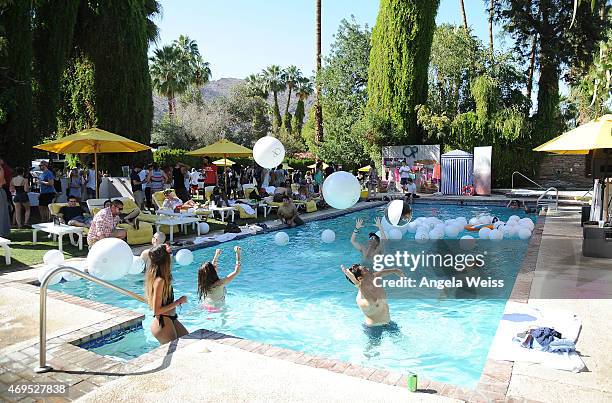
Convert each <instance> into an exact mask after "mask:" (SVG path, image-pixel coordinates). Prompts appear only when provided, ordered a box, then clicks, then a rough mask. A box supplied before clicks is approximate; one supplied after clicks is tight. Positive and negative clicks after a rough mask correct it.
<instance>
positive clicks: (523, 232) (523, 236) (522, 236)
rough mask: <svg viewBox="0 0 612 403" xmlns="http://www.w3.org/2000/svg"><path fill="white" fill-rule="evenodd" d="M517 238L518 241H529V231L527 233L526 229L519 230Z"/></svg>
mask: <svg viewBox="0 0 612 403" xmlns="http://www.w3.org/2000/svg"><path fill="white" fill-rule="evenodd" d="M518 237H519V238H520V239H523V240H524V239H529V238H531V231H529V230H528V229H527V228H521V229H519V231H518Z"/></svg>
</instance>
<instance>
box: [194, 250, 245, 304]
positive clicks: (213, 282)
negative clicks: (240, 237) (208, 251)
mask: <svg viewBox="0 0 612 403" xmlns="http://www.w3.org/2000/svg"><path fill="white" fill-rule="evenodd" d="M234 251H235V252H236V266H235V268H234V271H233V272H231V273H230V274H229V275H228V276H227V277H224V278H220V277H219V274H218V272H217V269H218V264H217V263H218V261H219V256H220V255H221V249H217V250H216V251H215V256H214V257H213V260H212V262H206V263H204V264H203V265H202V266H201V267H200V269H199V270H198V298H199V300H200V301H201V300H202V298H204V304H203V306H204V307H205V308H207V309H208V310H209V311H210V310H216V309H219V306H220V305H222V304H223V303H224V302H225V294H226V292H227V291H226V289H225V286H226V285H228V284H229V283H231V282H232V280H234V279H235V278H236V276H237V275H238V274H239V273H240V246H236V247H234Z"/></svg>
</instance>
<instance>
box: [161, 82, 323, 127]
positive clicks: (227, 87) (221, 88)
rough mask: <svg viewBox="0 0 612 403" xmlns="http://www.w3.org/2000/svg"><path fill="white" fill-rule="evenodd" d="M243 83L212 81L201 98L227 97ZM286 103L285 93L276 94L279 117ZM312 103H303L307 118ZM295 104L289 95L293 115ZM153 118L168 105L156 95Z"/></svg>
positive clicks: (310, 99)
mask: <svg viewBox="0 0 612 403" xmlns="http://www.w3.org/2000/svg"><path fill="white" fill-rule="evenodd" d="M242 82H244V80H242V79H239V78H220V79H218V80H213V81H210V82H209V83H207V84H206V85H205V86H204V87H203V88H202V98H203V99H204V102H210V101H212V100H214V99H215V98H218V97H223V96H228V95H229V93H230V91H231V89H232V87H234V86H236V85H238V84H240V83H242ZM267 101H268V103H269V104H272V102H273V98H272V95H270V96H269V97H268V100H267ZM286 102H287V92H286V91H283V92H279V93H278V105H279V108H280V110H281V115H282V114H283V112H284V110H285V104H286ZM313 103H314V96H312V95H311V96H310V97H308V99H307V100H306V102H305V105H304V106H305V108H306V115H307V116H308V111H309V110H310V108H311V106H312V104H313ZM296 104H297V97H295V96H294V94H291V101H290V103H289V111H290V112H291V113H292V114H293V112H294V111H295V106H296ZM153 109H154V112H153V118H154V119H159V118H160V117H161V116H163V114H164V113H167V112H168V104H167V101H166V99H165V98H163V97H160V96H159V95H158V94H155V93H154V94H153Z"/></svg>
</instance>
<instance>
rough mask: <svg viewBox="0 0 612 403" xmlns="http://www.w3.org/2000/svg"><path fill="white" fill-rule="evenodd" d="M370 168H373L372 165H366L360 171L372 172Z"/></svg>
mask: <svg viewBox="0 0 612 403" xmlns="http://www.w3.org/2000/svg"><path fill="white" fill-rule="evenodd" d="M370 168H371V166H369V165H366V166H364V167H361V168H359V169H358V171H359V172H370Z"/></svg>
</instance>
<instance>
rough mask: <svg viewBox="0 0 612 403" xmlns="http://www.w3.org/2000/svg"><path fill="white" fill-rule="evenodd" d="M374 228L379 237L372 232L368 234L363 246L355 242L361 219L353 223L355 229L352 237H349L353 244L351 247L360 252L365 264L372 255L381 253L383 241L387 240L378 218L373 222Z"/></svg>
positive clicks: (360, 226) (369, 260)
mask: <svg viewBox="0 0 612 403" xmlns="http://www.w3.org/2000/svg"><path fill="white" fill-rule="evenodd" d="M374 226H375V227H376V228H378V230H379V231H380V236H378V235H377V234H376V233H374V232H370V234H369V235H368V242H367V243H366V244H365V245H362V244H360V243H359V242H357V234H358V233H359V230H360V229H361V228H363V218H358V219H357V220H356V221H355V229H354V230H353V235H351V243H352V244H353V247H354V248H355V249H357V250H358V251H359V252H361V254H362V255H363V258H364V259H365V260H366V261H367V262H371V261H372V259H373V258H374V255H379V254H381V253H382V247H383V241H385V240H387V235H386V234H385V231H384V230H383V227H382V223H381V220H380V218H379V217H377V218H376V219H375V220H374Z"/></svg>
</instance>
